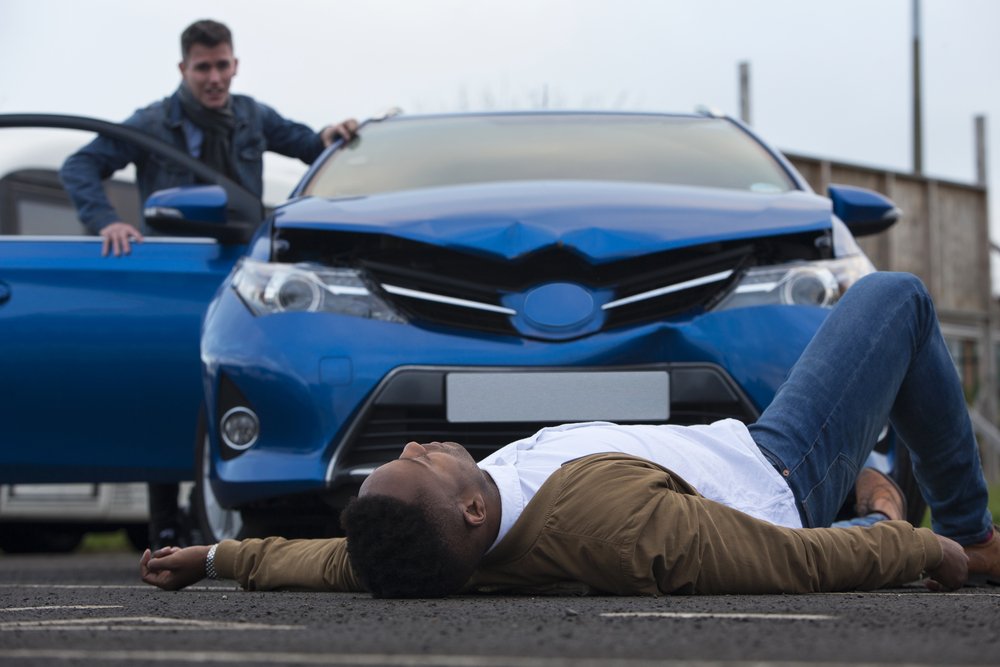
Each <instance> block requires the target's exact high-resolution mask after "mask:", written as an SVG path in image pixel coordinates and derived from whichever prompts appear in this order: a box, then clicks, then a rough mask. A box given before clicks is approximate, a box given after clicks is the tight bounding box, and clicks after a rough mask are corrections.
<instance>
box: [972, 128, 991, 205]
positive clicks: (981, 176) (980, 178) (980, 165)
mask: <svg viewBox="0 0 1000 667" xmlns="http://www.w3.org/2000/svg"><path fill="white" fill-rule="evenodd" d="M974 123H975V128H976V130H975V132H976V183H977V184H978V185H982V186H984V187H985V186H986V179H987V177H988V175H989V174H988V171H989V170H988V168H987V166H986V116H984V115H983V114H979V115H978V116H976V117H975V119H974Z"/></svg>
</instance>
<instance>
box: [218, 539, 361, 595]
mask: <svg viewBox="0 0 1000 667" xmlns="http://www.w3.org/2000/svg"><path fill="white" fill-rule="evenodd" d="M215 569H216V572H217V573H218V576H219V577H220V578H223V579H235V580H236V581H237V582H239V584H240V586H242V587H243V588H244V589H246V590H248V591H254V590H256V591H269V590H278V589H284V590H311V591H341V592H362V591H364V590H365V588H364V586H362V584H361V580H360V579H359V578H358V576H357V574H356V573H355V572H354V569H353V568H352V567H351V564H350V561H349V560H348V557H347V540H345V539H344V538H342V537H332V538H329V539H322V540H286V539H285V538H282V537H268V538H265V539H248V540H241V541H236V540H225V541H223V542H220V543H219V546H218V549H217V550H216V553H215Z"/></svg>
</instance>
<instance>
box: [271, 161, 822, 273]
mask: <svg viewBox="0 0 1000 667" xmlns="http://www.w3.org/2000/svg"><path fill="white" fill-rule="evenodd" d="M831 225H832V223H831V206H830V201H829V200H828V199H826V198H824V197H820V196H818V195H815V194H811V193H807V192H802V191H792V192H784V193H777V194H762V193H753V192H743V191H735V190H721V189H713V188H698V187H687V186H669V185H652V184H650V185H647V184H641V183H640V184H637V183H613V182H590V181H587V182H583V181H544V182H538V181H532V182H505V183H490V184H476V185H462V186H452V187H447V188H433V189H423V190H408V191H403V192H395V193H388V194H380V195H371V196H367V197H358V198H352V199H338V200H328V199H320V198H315V197H306V198H303V199H298V200H295V201H292V202H289V203H288V204H286V205H284V206H282V207H281V208H279V209H278V210H277V211H276V212H275V226H276V227H277V228H278V229H291V228H297V229H313V230H330V231H331V232H352V233H359V232H360V233H370V234H382V235H391V236H396V237H400V238H404V239H408V240H412V241H418V242H422V243H431V244H435V245H439V246H442V247H447V248H451V249H454V250H459V251H465V252H472V253H477V254H486V255H491V256H497V257H502V258H506V259H515V258H517V257H520V256H522V255H527V254H529V253H532V252H535V251H538V250H541V249H543V248H546V247H548V246H557V245H558V246H568V247H572V248H574V249H575V250H576V251H577V252H578V253H580V254H581V255H582V256H584V257H586V258H588V259H589V260H590V261H592V262H595V263H600V262H607V261H612V260H618V259H624V258H628V257H633V256H637V255H643V254H649V253H653V252H659V251H663V250H669V249H673V248H680V247H684V246H692V245H699V244H703V243H709V242H712V241H723V240H734V239H741V238H753V237H761V236H775V235H781V234H789V233H796V232H808V231H822V230H827V229H830V228H831Z"/></svg>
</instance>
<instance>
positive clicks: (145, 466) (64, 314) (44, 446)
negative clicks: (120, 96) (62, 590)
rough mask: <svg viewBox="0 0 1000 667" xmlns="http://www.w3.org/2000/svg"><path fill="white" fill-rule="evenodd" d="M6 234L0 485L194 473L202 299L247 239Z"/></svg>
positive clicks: (0, 279) (0, 315) (0, 240)
mask: <svg viewBox="0 0 1000 667" xmlns="http://www.w3.org/2000/svg"><path fill="white" fill-rule="evenodd" d="M100 248H101V246H100V240H99V239H93V238H89V239H88V238H84V237H81V238H78V239H71V238H43V237H36V238H34V239H27V238H20V237H0V257H2V258H3V259H2V261H0V284H2V285H3V287H4V292H5V295H6V299H5V300H4V302H3V303H2V304H0V343H2V349H3V354H2V355H0V377H2V378H3V379H4V387H5V389H4V393H3V398H2V400H0V423H2V424H4V435H3V444H2V466H0V471H2V472H0V481H2V482H4V483H18V482H74V481H86V482H103V481H131V480H137V481H138V480H160V481H168V480H183V479H190V478H191V451H192V446H193V442H194V437H195V433H194V428H195V424H196V423H197V417H198V410H199V406H200V405H201V402H202V397H201V393H200V374H201V370H200V363H199V359H198V344H199V343H198V340H199V335H200V330H201V322H202V318H203V315H204V311H205V306H206V304H207V303H208V302H209V301H210V300H211V298H212V296H213V295H214V294H215V292H216V290H217V289H218V286H219V283H220V282H221V281H222V279H223V278H224V277H225V276H226V274H227V273H229V271H230V269H231V268H232V265H233V264H234V262H235V261H236V258H237V257H239V256H240V255H241V254H242V251H243V249H242V247H239V246H221V245H219V244H217V243H215V242H211V241H208V240H204V239H203V240H201V241H200V242H199V241H183V240H170V241H147V242H146V243H142V244H138V245H135V246H133V249H132V253H131V254H130V255H127V256H123V257H119V258H114V257H110V258H109V257H102V256H101V252H100Z"/></svg>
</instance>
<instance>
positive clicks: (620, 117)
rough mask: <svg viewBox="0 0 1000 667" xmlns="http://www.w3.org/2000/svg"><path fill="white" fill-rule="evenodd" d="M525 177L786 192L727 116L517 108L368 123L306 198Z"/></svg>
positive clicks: (761, 153) (784, 182)
mask: <svg viewBox="0 0 1000 667" xmlns="http://www.w3.org/2000/svg"><path fill="white" fill-rule="evenodd" d="M524 180H532V181H534V180H584V181H627V182H634V183H659V184H676V185H694V186H704V187H713V188H727V189H733V190H744V191H751V192H762V193H776V192H785V191H788V190H791V189H793V188H794V187H795V186H794V184H793V183H792V181H791V179H790V178H789V176H788V175H787V174H786V173H785V171H784V170H783V169H782V168H781V166H780V165H779V164H778V162H777V161H776V160H775V159H774V158H773V157H772V156H771V155H770V154H769V153H768V151H767V150H766V149H765V148H764V147H763V146H761V145H760V144H759V143H757V142H756V141H755V140H754V139H753V138H752V137H750V136H749V135H748V134H747V133H745V132H743V131H742V130H741V129H740V128H739V127H737V126H736V125H734V124H733V123H731V122H729V121H727V120H725V119H721V118H707V117H692V116H666V115H642V114H510V115H488V114H484V115H468V116H438V117H412V118H395V119H390V120H388V121H383V122H373V123H368V124H367V125H366V126H365V127H364V129H363V130H362V132H361V134H360V136H359V138H358V139H356V140H355V141H354V142H352V144H351V145H350V146H348V147H347V148H346V149H341V150H339V151H336V152H335V153H333V154H332V155H331V156H330V157H329V158H328V159H327V160H326V162H325V163H324V164H323V165H322V166H321V168H320V169H318V170H317V171H316V173H315V174H314V175H313V176H312V178H311V180H310V182H309V183H308V184H307V186H306V188H305V190H304V194H307V195H315V196H319V197H330V198H337V197H355V196H363V195H370V194H375V193H379V192H395V191H400V190H410V189H414V188H430V187H441V186H449V185H459V184H469V183H489V182H497V181H524Z"/></svg>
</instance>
